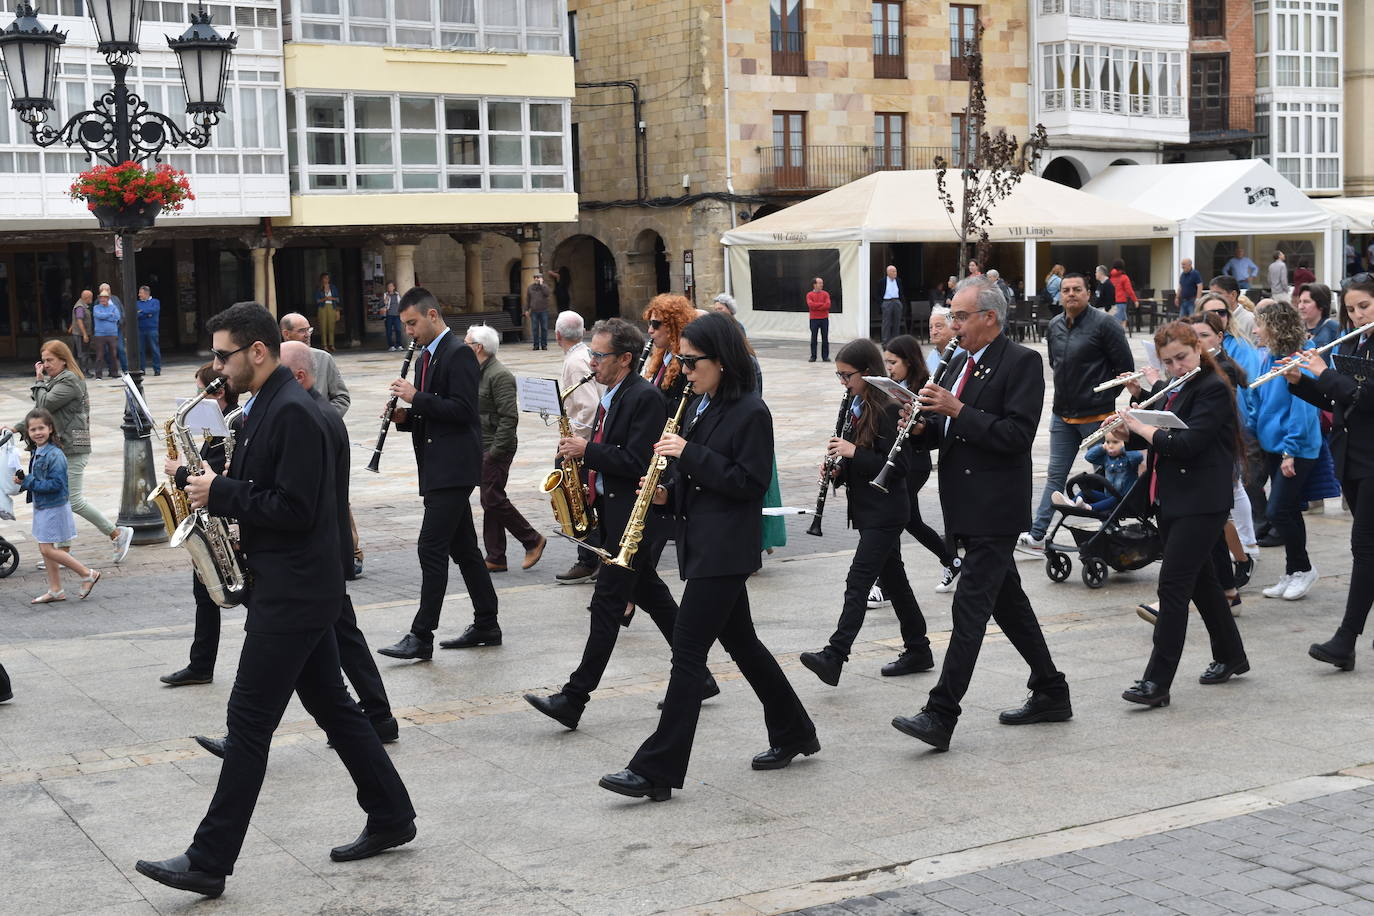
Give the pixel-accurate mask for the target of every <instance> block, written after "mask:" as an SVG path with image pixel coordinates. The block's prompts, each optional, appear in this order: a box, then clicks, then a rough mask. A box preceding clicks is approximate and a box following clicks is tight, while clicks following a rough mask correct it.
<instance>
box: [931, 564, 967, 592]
mask: <svg viewBox="0 0 1374 916" xmlns="http://www.w3.org/2000/svg"><path fill="white" fill-rule="evenodd" d="M963 570H964V561H963V560H961V559H959V558H958V557H955V558H954V564H953V565H952V566H946V567H945V571H944V575H943V576H941V577H940V582H939V584H938V585H936V586H935V590H936V591H937V592H939V593H940V594H942V595H943V594H945V593H946V592H952V591H954V580H955V579H957V578H959V573H961V572H963Z"/></svg>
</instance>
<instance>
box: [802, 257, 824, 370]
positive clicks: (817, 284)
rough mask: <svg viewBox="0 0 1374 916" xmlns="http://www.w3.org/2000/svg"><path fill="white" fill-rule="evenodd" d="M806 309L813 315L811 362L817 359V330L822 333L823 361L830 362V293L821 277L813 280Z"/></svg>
mask: <svg viewBox="0 0 1374 916" xmlns="http://www.w3.org/2000/svg"><path fill="white" fill-rule="evenodd" d="M806 311H807V313H808V314H809V315H810V316H811V362H813V363H814V362H815V361H816V332H817V331H819V332H820V335H821V361H822V362H827V363H828V362H830V294H829V293H827V292H826V291H825V281H824V280H822V279H821V278H820V277H817V278H816V279H814V280H812V281H811V292H809V293H807V294H806Z"/></svg>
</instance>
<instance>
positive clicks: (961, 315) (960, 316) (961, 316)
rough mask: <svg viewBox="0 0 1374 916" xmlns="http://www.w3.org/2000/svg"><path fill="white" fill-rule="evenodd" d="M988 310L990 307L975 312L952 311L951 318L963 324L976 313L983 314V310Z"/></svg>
mask: <svg viewBox="0 0 1374 916" xmlns="http://www.w3.org/2000/svg"><path fill="white" fill-rule="evenodd" d="M986 311H988V309H978V310H977V311H973V312H950V314H949V320H950V321H957V322H959V323H960V324H963V323H964V322H965V321H968V320H969V319H970V318H972V317H973V316H974V315H981V314H982V313H983V312H986Z"/></svg>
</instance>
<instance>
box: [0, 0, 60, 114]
mask: <svg viewBox="0 0 1374 916" xmlns="http://www.w3.org/2000/svg"><path fill="white" fill-rule="evenodd" d="M16 12H17V14H18V16H17V18H16V19H15V20H14V22H12V23H10V24H9V27H8V28H6V29H5V30H4V31H3V32H0V58H2V59H3V60H4V62H5V75H6V76H7V77H8V78H9V82H10V96H11V97H12V98H13V99H14V108H15V109H16V110H17V111H18V112H19V113H20V117H24V116H25V115H36V114H40V113H41V112H44V111H50V110H51V109H52V108H53V89H54V85H55V83H56V81H57V55H58V52H59V51H60V50H61V49H62V43H63V42H64V41H66V40H67V33H66V32H59V31H57V26H53V27H52V29H50V30H45V29H44V28H43V25H42V23H40V22H39V21H38V16H37V14H36V13H35V12H34V9H33V6H32V5H30V4H29V3H20V4H19V8H18V9H17V10H16ZM26 120H27V118H26Z"/></svg>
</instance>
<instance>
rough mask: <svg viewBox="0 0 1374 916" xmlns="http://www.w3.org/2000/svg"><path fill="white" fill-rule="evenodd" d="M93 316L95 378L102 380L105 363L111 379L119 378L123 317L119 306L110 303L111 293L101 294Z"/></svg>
mask: <svg viewBox="0 0 1374 916" xmlns="http://www.w3.org/2000/svg"><path fill="white" fill-rule="evenodd" d="M92 314H93V316H94V318H95V335H94V337H95V363H96V370H95V377H96V379H97V380H99V379H100V364H101V363H104V364H105V370H106V371H107V372H109V373H110V378H119V376H120V371H119V346H118V345H119V322H120V320H121V317H122V316H121V315H120V309H119V306H117V305H115V304H114V303H113V302H111V301H110V294H109V293H101V294H100V296H99V297H98V298H97V299H96V303H95V308H94V309H92Z"/></svg>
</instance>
